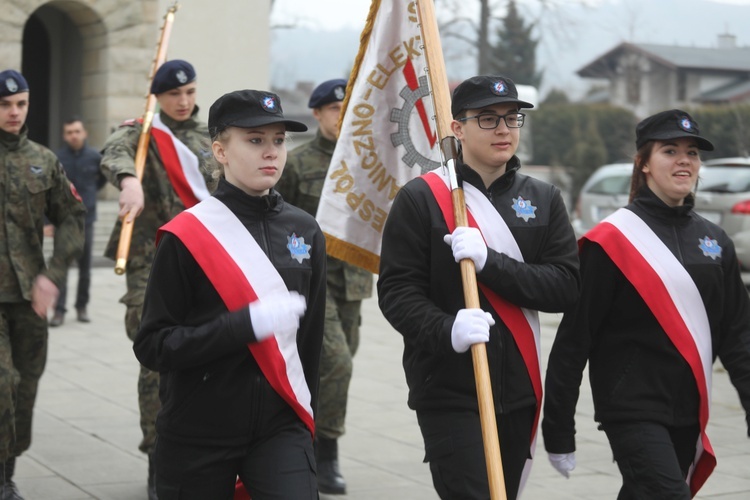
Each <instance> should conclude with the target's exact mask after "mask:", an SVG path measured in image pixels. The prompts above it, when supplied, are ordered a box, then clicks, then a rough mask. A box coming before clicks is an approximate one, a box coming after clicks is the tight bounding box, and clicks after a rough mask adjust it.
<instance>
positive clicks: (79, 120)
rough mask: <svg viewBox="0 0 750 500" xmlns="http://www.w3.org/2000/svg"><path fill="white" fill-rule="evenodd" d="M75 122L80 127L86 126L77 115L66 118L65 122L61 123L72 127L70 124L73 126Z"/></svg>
mask: <svg viewBox="0 0 750 500" xmlns="http://www.w3.org/2000/svg"><path fill="white" fill-rule="evenodd" d="M75 122H81V125H84V126H85V125H86V124H85V123H83V120H82V119H81V117H80V116H78V115H73V116H71V117H70V118H68V119H67V120H65V121H64V122H63V125H72V124H74V123H75Z"/></svg>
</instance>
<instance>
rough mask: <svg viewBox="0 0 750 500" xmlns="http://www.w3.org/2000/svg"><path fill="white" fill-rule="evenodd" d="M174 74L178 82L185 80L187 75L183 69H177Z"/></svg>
mask: <svg viewBox="0 0 750 500" xmlns="http://www.w3.org/2000/svg"><path fill="white" fill-rule="evenodd" d="M174 76H175V78H177V81H178V82H180V83H185V82H187V75H186V74H185V72H184V71H183V70H180V71H178V72H177V73H175V75H174Z"/></svg>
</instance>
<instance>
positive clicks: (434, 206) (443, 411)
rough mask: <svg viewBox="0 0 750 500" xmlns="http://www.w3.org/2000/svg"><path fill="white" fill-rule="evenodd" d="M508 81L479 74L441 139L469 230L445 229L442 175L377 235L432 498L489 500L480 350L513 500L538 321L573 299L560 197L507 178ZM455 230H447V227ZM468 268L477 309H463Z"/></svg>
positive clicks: (420, 186) (456, 101)
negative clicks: (449, 151)
mask: <svg viewBox="0 0 750 500" xmlns="http://www.w3.org/2000/svg"><path fill="white" fill-rule="evenodd" d="M531 107H532V104H531V103H528V102H525V101H522V100H520V99H519V98H518V92H517V90H516V87H515V85H514V84H513V82H512V81H511V80H510V79H509V78H505V77H500V76H477V77H473V78H470V79H468V80H466V81H464V82H463V83H462V84H461V85H459V86H458V87H457V88H456V90H455V92H454V94H453V102H452V106H451V111H452V114H453V122H452V123H451V128H452V131H453V134H454V135H455V137H456V138H457V139H458V140H459V141H460V143H461V157H460V161H459V164H458V167H457V169H456V170H457V176H458V179H459V182H460V183H462V184H463V188H464V193H465V195H466V198H467V205H468V207H469V212H470V226H473V227H458V228H455V223H454V220H453V215H452V211H451V203H450V190H449V189H448V187H447V186H446V182H447V178H446V176H445V175H444V173H443V172H442V171H441V169H438V170H436V171H434V172H430V173H428V174H426V175H424V176H422V177H420V178H418V179H415V180H413V181H411V182H409V183H407V184H406V185H405V186H404V188H403V189H402V190H401V191H400V192H399V194H398V195H397V196H396V199H395V200H394V203H393V207H392V209H391V212H390V214H389V217H388V220H387V222H386V224H385V228H384V231H383V244H382V252H381V261H380V277H379V280H378V293H379V301H380V308H381V310H382V311H383V314H384V315H385V317H386V318H387V319H388V321H389V322H390V323H391V324H392V325H393V326H394V328H396V330H398V331H399V333H401V334H402V335H403V337H404V357H403V363H404V370H405V372H406V379H407V383H408V385H409V406H410V407H411V408H412V409H414V410H416V412H417V419H418V421H419V425H420V428H421V430H422V435H423V438H424V442H425V461H426V462H429V463H430V470H431V471H432V477H433V483H434V485H435V489H436V490H437V492H438V494H439V495H440V497H441V498H489V486H488V479H487V472H486V470H487V469H486V466H485V461H484V447H483V443H482V435H481V425H480V420H479V413H478V404H477V395H476V386H475V381H474V372H473V366H472V359H471V355H470V354H469V353H467V352H466V351H468V349H469V347H470V346H471V345H472V344H475V343H479V342H485V343H487V355H488V361H489V371H490V373H489V376H490V379H491V382H492V390H493V398H494V403H495V411H496V414H497V420H498V431H499V435H500V443H501V454H502V462H503V469H504V476H505V482H506V490H507V496H508V498H510V499H514V498H516V496H517V494H518V490H519V487H520V482H521V476H522V473H523V470H524V467H525V466H526V465H527V459H528V458H530V453H531V448H532V443H533V440H534V434H535V431H536V427H537V426H536V423H537V421H538V415H539V407H540V403H541V374H540V371H539V336H538V334H539V322H538V317H537V315H536V311H537V310H543V311H549V312H556V311H562V310H564V309H565V308H567V307H569V306H571V305H572V304H573V303H574V302H575V300H576V297H577V295H578V287H579V279H580V278H579V274H578V258H577V248H576V240H575V236H574V234H573V230H572V228H571V226H570V223H569V222H568V215H567V211H566V209H565V205H564V203H563V200H562V197H561V195H560V191H559V190H558V189H557V188H556V187H555V186H552V185H550V184H547V183H545V182H541V181H539V180H536V179H532V178H530V177H527V176H525V175H523V174H521V173H519V172H518V170H519V168H520V166H521V165H520V161H519V160H518V158H517V157H516V156H515V152H516V149H517V147H518V142H519V136H520V127H521V126H522V125H523V120H524V117H525V116H524V114H523V113H520V112H519V110H520V109H522V108H531ZM454 228H455V229H454ZM467 258H468V259H471V260H472V261H473V263H474V266H475V268H476V277H477V281H478V283H479V286H480V292H481V293H480V303H481V309H466V308H465V306H464V299H463V294H462V286H461V282H462V280H461V274H460V269H459V265H458V264H457V262H459V261H460V260H462V259H467Z"/></svg>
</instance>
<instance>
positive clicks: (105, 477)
mask: <svg viewBox="0 0 750 500" xmlns="http://www.w3.org/2000/svg"><path fill="white" fill-rule="evenodd" d="M76 275H77V273H74V272H73V273H71V278H70V279H71V283H70V286H71V289H72V290H75V288H74V284H75V281H76ZM124 281H125V280H124V277H122V276H116V275H115V274H114V272H113V270H112V267H98V268H95V269H94V270H93V276H92V283H93V285H92V294H91V295H92V302H91V304H90V308H89V312H90V315H91V318H92V322H91V323H89V324H83V323H77V322H76V321H75V315H71V314H69V315H68V317H67V318H66V322H65V324H64V325H63V326H61V327H59V328H52V329H50V349H49V359H48V364H47V369H46V372H45V374H44V376H43V377H42V380H41V387H40V393H39V399H38V402H37V406H36V411H35V421H34V441H33V444H32V447H31V449H30V450H29V451H28V452H27V453H25V454H24V455H23V456H22V457H20V458H19V460H18V465H17V473H16V480H17V483H18V485H19V487H20V489H21V492H22V493H23V494H24V496H25V498H26V499H27V500H49V499H55V500H83V499H92V498H96V499H111V500H139V499H143V500H145V499H146V490H145V480H146V459H145V456H144V455H143V454H141V453H140V452H139V451H138V449H137V446H138V442H139V439H140V428H139V425H138V420H139V417H138V407H137V396H136V379H137V373H138V363H137V361H136V359H135V357H134V356H133V353H132V350H131V343H130V341H129V340H128V339H127V337H126V335H125V331H124V326H123V316H124V312H125V308H124V306H123V305H122V304H120V303H119V302H118V299H119V298H120V296H121V295H122V294H123V293H124V289H125V284H124ZM558 319H559V318H558V316H556V315H542V324H543V337H544V339H543V342H544V348H545V349H544V355H543V360H545V361H546V358H547V353H548V351H549V348H550V346H551V344H552V337H553V335H554V331H555V327H556V325H557V322H558ZM585 380H588V379H587V378H586V379H585ZM713 387H714V391H713V401H714V402H713V414H712V421H711V428H710V436H711V438H712V441H713V444H714V448H715V450H716V452H717V454H718V460H719V465H718V467H717V470H716V472H715V473H714V474H713V476H712V477H711V478H710V479H709V481H708V483H707V485H706V486H705V487H704V488H703V490H702V492H701V494H700V495H699V496H698V498H701V499H716V500H719V499H720V500H747V499H748V498H750V465H748V464H750V440H748V439H747V437H746V436H747V429H746V425H745V419H744V412H743V411H742V409H741V407H740V405H739V400H738V398H737V394H736V392H735V390H734V388H733V387H732V386H731V385H730V384H729V381H728V377H727V375H726V373H724V372H723V371H722V370H721V369H717V370H715V377H714V385H713ZM578 409H579V416H578V420H577V421H578V444H579V450H578V452H577V459H578V467H577V468H576V470H575V472H573V475H572V478H571V479H570V480H565V479H563V478H562V477H561V476H559V475H558V474H557V473H556V472H555V471H554V470H553V469H552V467H551V466H550V465H549V463H548V462H547V459H546V455H545V454H544V452H543V448H542V446H541V445H542V443H541V441H540V442H539V445H538V447H537V450H538V455H539V460H537V461H536V464H535V466H534V468H533V470H532V473H531V476H530V478H529V482H528V484H527V487H526V490H525V492H524V495H523V498H524V499H527V500H528V499H532V500H547V499H563V500H572V499H579V500H580V499H590V500H594V499H596V500H599V499H607V498H615V497H616V492H617V491H618V489H619V485H620V478H619V474H618V473H617V469H616V466H615V465H614V464H613V463H612V460H611V454H610V452H609V447H608V445H607V442H606V438H605V436H604V434H603V433H601V432H598V431H597V430H596V426H595V423H594V422H593V421H592V420H591V415H592V409H591V397H590V391H589V389H588V383H587V382H586V383H584V388H583V390H582V394H581V401H580V403H579V406H578ZM501 446H502V443H501ZM340 448H341V449H340V454H341V469H342V471H343V474H344V476H345V478H346V480H347V482H348V489H349V494H348V495H346V496H341V497H333V496H325V495H324V496H322V498H324V499H327V500H332V499H335V498H341V499H347V498H348V499H356V500H375V499H378V500H382V499H390V498H393V499H408V500H427V499H430V500H433V499H436V498H437V496H436V495H435V493H434V491H433V489H432V485H431V479H430V474H429V470H428V467H427V465H425V464H423V463H422V457H423V449H422V442H421V436H420V433H419V429H418V427H417V424H416V418H415V416H414V413H413V412H412V411H410V410H409V409H408V408H407V406H406V385H405V382H404V375H403V371H402V368H401V338H400V336H399V335H398V334H396V333H395V332H394V331H393V329H392V328H391V327H390V326H389V325H388V324H387V323H386V321H385V320H384V319H383V317H382V315H381V314H380V311H379V310H378V308H377V303H376V301H375V299H370V300H368V301H365V304H364V323H363V326H362V341H361V345H360V350H359V352H358V354H357V357H356V358H355V363H354V379H353V381H352V385H351V389H350V402H349V415H348V417H347V433H346V435H345V436H344V437H343V438H342V439H341V442H340Z"/></svg>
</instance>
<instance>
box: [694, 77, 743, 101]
mask: <svg viewBox="0 0 750 500" xmlns="http://www.w3.org/2000/svg"><path fill="white" fill-rule="evenodd" d="M748 99H750V79H742V78H738V79H737V80H734V81H733V82H731V83H728V84H726V85H722V86H721V87H718V88H715V89H711V90H708V91H706V92H703V93H702V94H700V95H699V96H697V97H695V99H694V100H695V101H699V102H717V103H718V102H740V101H746V100H748Z"/></svg>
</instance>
